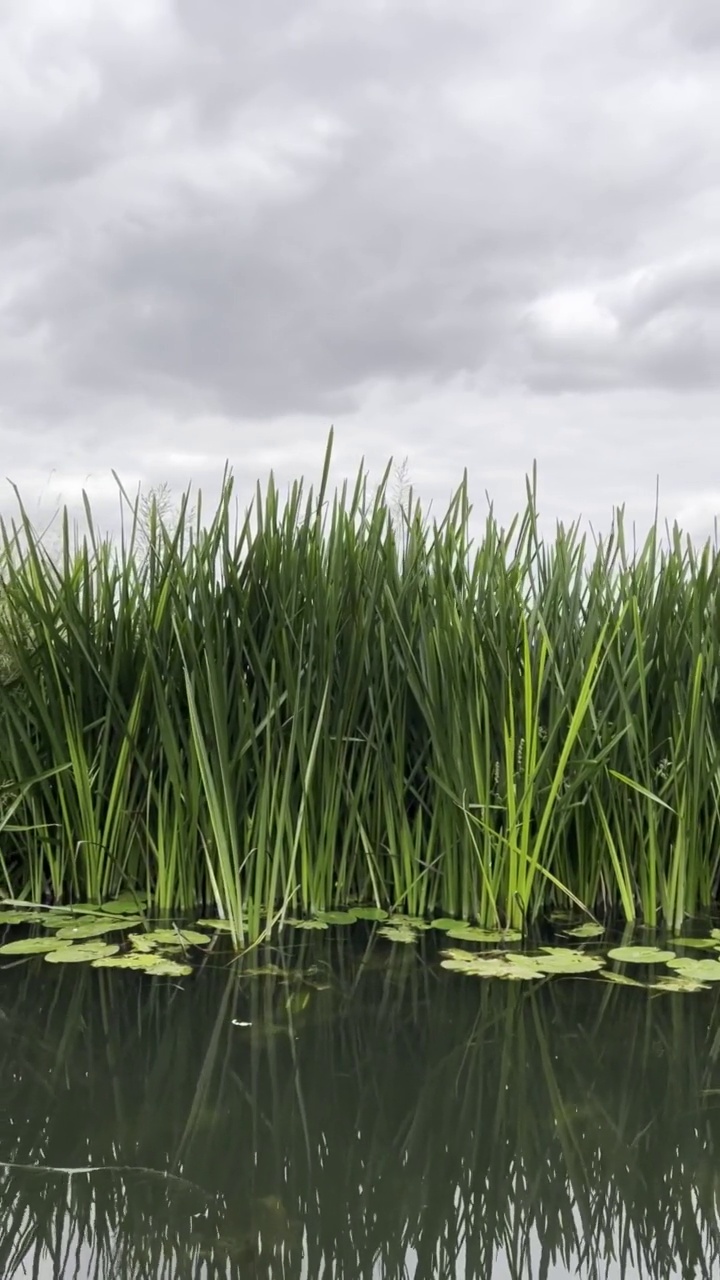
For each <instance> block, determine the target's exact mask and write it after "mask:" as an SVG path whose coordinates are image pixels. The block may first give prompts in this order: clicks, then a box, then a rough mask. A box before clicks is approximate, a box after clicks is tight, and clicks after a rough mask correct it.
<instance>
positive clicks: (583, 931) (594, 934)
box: [563, 920, 605, 938]
mask: <svg viewBox="0 0 720 1280" xmlns="http://www.w3.org/2000/svg"><path fill="white" fill-rule="evenodd" d="M604 932H605V928H604V925H601V924H596V923H595V922H594V921H592V920H587V921H586V922H585V924H576V925H575V927H574V928H572V929H564V930H563V933H564V934H565V937H566V938H601V937H602V935H603V934H604Z"/></svg>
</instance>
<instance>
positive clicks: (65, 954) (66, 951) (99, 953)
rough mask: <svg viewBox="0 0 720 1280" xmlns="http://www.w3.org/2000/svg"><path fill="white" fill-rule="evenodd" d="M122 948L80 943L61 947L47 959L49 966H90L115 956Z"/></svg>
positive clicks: (108, 944) (109, 944) (50, 952)
mask: <svg viewBox="0 0 720 1280" xmlns="http://www.w3.org/2000/svg"><path fill="white" fill-rule="evenodd" d="M119 950H120V948H119V947H118V946H116V945H115V944H111V943H109V942H96V943H90V942H88V943H85V944H84V945H83V944H82V943H79V944H78V945H77V946H68V945H67V944H66V945H65V946H64V947H59V948H58V949H57V950H55V951H48V953H47V955H46V956H45V959H46V960H47V962H48V964H90V963H92V962H93V961H95V960H98V959H100V958H101V957H103V958H104V957H105V956H113V955H115V954H116V953H117V952H118V951H119Z"/></svg>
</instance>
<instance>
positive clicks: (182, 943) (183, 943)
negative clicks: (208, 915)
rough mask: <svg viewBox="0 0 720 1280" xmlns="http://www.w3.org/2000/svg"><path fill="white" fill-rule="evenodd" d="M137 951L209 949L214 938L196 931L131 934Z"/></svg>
mask: <svg viewBox="0 0 720 1280" xmlns="http://www.w3.org/2000/svg"><path fill="white" fill-rule="evenodd" d="M128 940H129V941H130V942H131V943H132V944H133V946H134V947H135V949H136V951H143V952H147V953H148V954H149V953H150V952H152V951H154V950H155V948H156V947H160V948H162V949H163V950H166V949H171V950H181V949H182V948H183V947H207V946H208V945H209V943H210V942H212V938H208V936H207V934H206V933H198V932H197V931H196V930H195V929H149V930H148V931H147V933H131V934H130V935H129V939H128Z"/></svg>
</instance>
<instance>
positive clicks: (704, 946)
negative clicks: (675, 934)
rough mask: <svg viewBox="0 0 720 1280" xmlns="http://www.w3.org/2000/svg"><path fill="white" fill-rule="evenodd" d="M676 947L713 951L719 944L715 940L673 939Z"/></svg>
mask: <svg viewBox="0 0 720 1280" xmlns="http://www.w3.org/2000/svg"><path fill="white" fill-rule="evenodd" d="M673 945H674V946H676V947H694V948H697V950H698V951H715V950H717V948H718V947H719V946H720V943H719V942H717V941H716V939H715V938H673Z"/></svg>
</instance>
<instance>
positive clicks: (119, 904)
mask: <svg viewBox="0 0 720 1280" xmlns="http://www.w3.org/2000/svg"><path fill="white" fill-rule="evenodd" d="M146 903H147V899H145V898H144V897H138V899H137V900H136V899H135V898H117V899H116V900H115V901H114V902H103V904H102V905H101V906H100V907H98V908H97V910H98V911H100V912H101V913H102V914H103V915H110V916H134V915H137V913H138V911H142V910H143V908H144V907H145V906H146Z"/></svg>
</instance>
